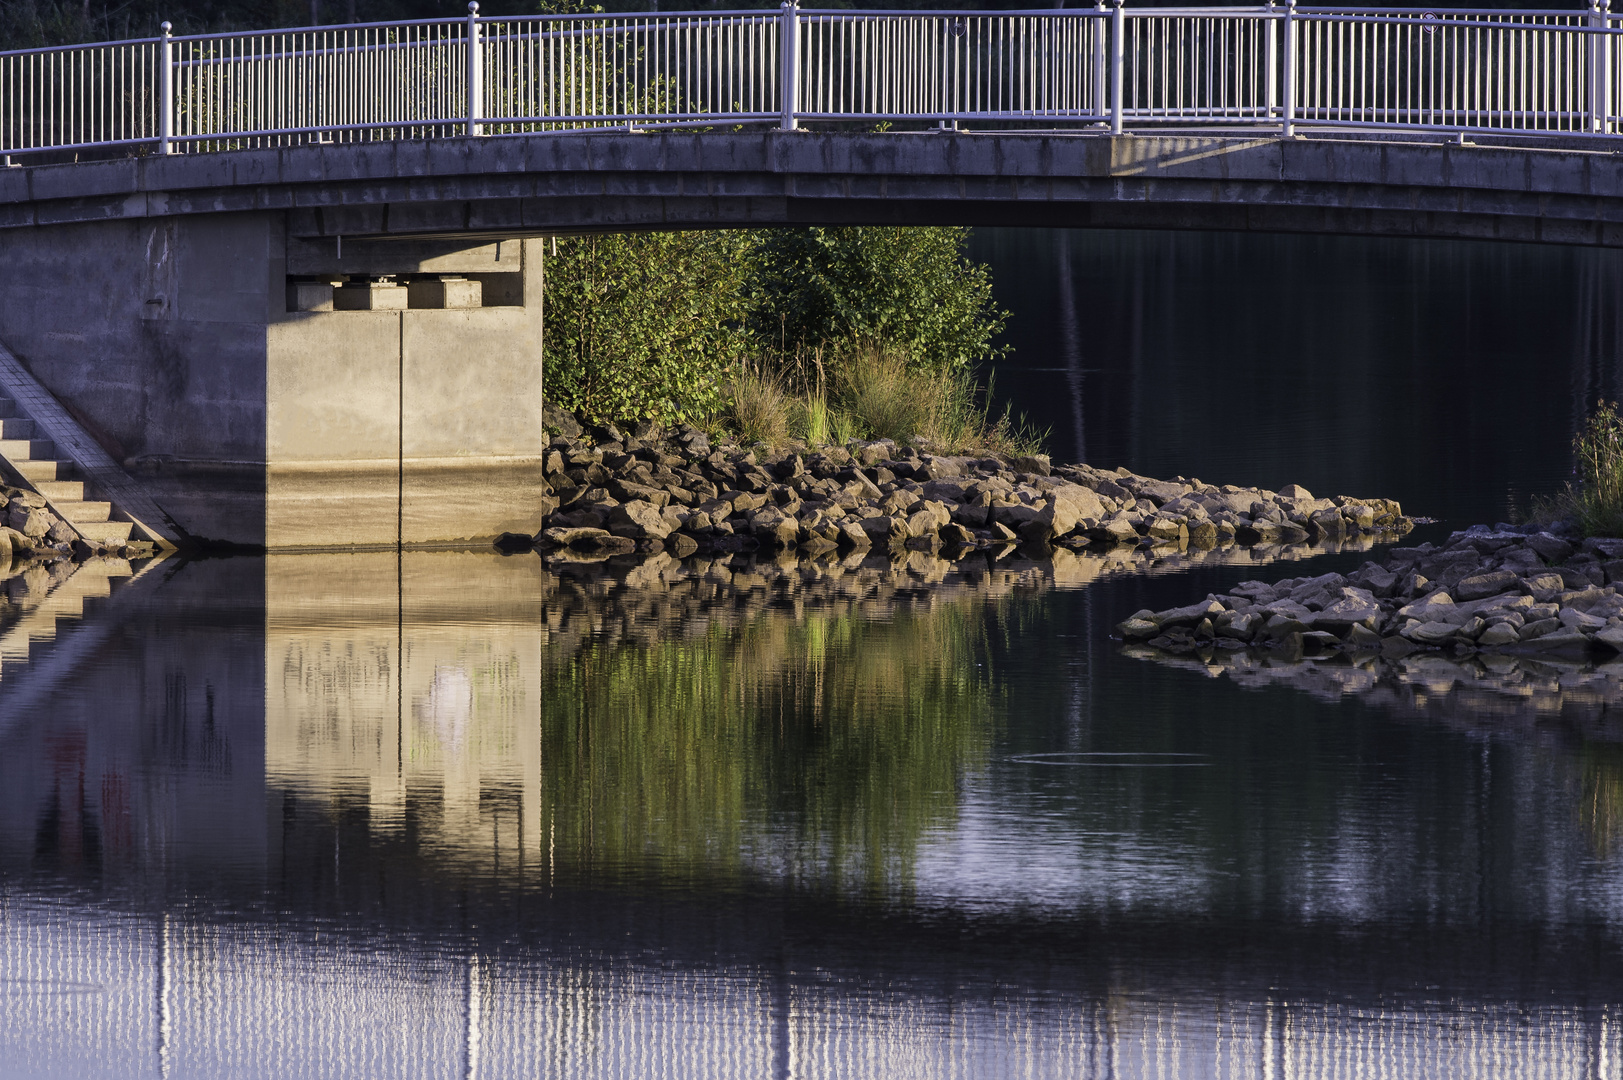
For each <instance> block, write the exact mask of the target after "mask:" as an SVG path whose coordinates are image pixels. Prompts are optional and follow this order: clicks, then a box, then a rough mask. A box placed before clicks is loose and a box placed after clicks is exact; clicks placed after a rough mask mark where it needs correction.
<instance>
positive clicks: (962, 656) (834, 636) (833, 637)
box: [542, 600, 993, 885]
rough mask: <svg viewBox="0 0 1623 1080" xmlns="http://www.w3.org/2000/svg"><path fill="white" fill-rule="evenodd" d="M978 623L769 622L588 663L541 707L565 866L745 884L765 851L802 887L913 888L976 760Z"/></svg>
mask: <svg viewBox="0 0 1623 1080" xmlns="http://www.w3.org/2000/svg"><path fill="white" fill-rule="evenodd" d="M984 615H985V611H984V608H983V607H982V604H981V602H980V601H978V600H975V601H970V602H965V603H958V604H952V605H949V606H946V607H944V608H942V609H938V610H935V611H931V612H920V613H907V614H902V615H898V616H896V617H895V618H894V619H893V620H891V621H869V620H868V619H865V618H863V617H862V616H860V615H858V614H856V613H854V612H846V613H840V614H828V613H815V614H807V615H805V616H804V617H803V618H800V619H789V618H784V617H782V615H781V614H770V613H769V614H766V615H765V617H763V618H760V619H757V620H756V621H755V622H753V623H752V624H750V625H749V626H748V627H746V628H744V629H743V630H742V631H739V632H736V633H732V632H725V631H721V630H711V631H710V632H708V633H707V634H705V635H703V636H701V637H698V638H697V639H694V640H690V641H685V642H663V643H659V644H655V645H652V646H647V647H633V646H620V647H613V646H602V645H594V646H593V647H590V648H588V649H586V650H585V651H583V652H582V653H580V654H578V655H577V656H575V657H574V658H572V659H571V660H569V661H568V662H567V663H566V664H565V665H564V666H563V667H562V668H561V669H559V670H558V671H556V672H555V673H554V675H553V677H552V678H551V679H550V680H549V686H548V687H547V690H546V694H545V701H546V705H545V707H544V709H545V711H544V714H543V721H542V722H543V747H544V752H545V759H544V765H543V790H544V791H545V792H546V794H545V796H544V798H545V800H546V807H545V811H544V812H545V813H547V814H548V815H549V816H550V818H551V827H550V829H551V831H550V835H551V836H552V838H553V839H552V843H553V844H554V845H555V846H556V850H557V852H558V855H559V856H561V857H565V858H567V855H568V853H569V852H570V851H571V849H573V851H574V853H575V855H576V856H577V857H578V858H579V859H580V860H581V861H582V862H583V863H586V864H588V865H593V866H607V865H612V864H615V863H623V864H634V863H637V862H639V861H641V860H643V859H644V858H656V859H658V860H659V861H661V862H665V863H675V864H678V865H681V864H686V865H688V866H691V867H694V868H697V867H698V866H700V865H706V866H707V868H708V869H710V870H715V869H722V868H727V869H732V870H735V871H736V870H740V869H742V868H743V867H744V864H746V863H748V862H750V861H751V860H752V854H751V853H752V851H755V850H759V851H760V852H761V854H760V856H759V857H760V858H761V859H764V860H770V861H771V862H772V863H774V864H777V866H778V868H779V869H780V870H783V871H787V872H788V873H789V874H791V875H793V876H802V877H808V878H825V879H830V880H832V881H834V882H836V883H855V882H856V881H857V880H858V879H863V878H865V879H866V881H867V882H868V883H869V884H870V885H878V884H882V883H885V882H891V883H895V882H897V881H898V880H900V879H904V878H905V875H906V873H907V871H908V869H909V868H910V866H911V863H912V854H913V852H914V850H915V848H916V846H917V844H918V842H919V839H920V837H921V836H922V835H923V834H924V832H925V831H926V830H927V829H929V828H931V827H934V826H937V825H940V824H944V823H947V822H949V821H950V820H951V818H952V815H953V811H954V807H955V805H956V791H955V788H956V782H957V779H958V777H959V775H960V774H961V773H962V771H963V770H964V769H965V768H966V767H970V766H972V765H974V764H976V763H978V762H980V761H982V760H984V758H985V756H986V754H987V748H988V745H989V740H990V736H991V725H990V717H991V713H992V705H993V701H992V698H993V692H992V689H991V680H990V678H989V676H988V673H987V670H986V667H985V654H984V649H985V644H986V634H985V630H984V623H983V619H984Z"/></svg>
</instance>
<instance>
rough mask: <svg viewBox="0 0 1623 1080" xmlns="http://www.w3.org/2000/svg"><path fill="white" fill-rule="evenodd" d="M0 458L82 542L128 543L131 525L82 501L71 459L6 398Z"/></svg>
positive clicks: (109, 509) (0, 401) (102, 506)
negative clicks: (40, 434) (37, 435)
mask: <svg viewBox="0 0 1623 1080" xmlns="http://www.w3.org/2000/svg"><path fill="white" fill-rule="evenodd" d="M0 458H4V459H5V463H6V464H7V465H8V466H10V468H11V469H12V471H13V472H15V473H16V474H17V475H18V476H21V477H22V478H23V479H24V480H26V481H27V482H28V484H29V486H31V487H33V488H34V490H36V491H38V492H39V493H40V494H41V495H43V496H45V501H46V503H47V504H49V506H50V509H51V512H52V513H54V514H55V515H56V516H57V517H59V518H61V519H62V520H63V521H66V522H67V523H68V524H69V525H72V526H73V527H74V529H76V530H78V533H79V535H80V536H82V537H84V538H85V539H86V540H94V541H98V542H100V543H103V544H114V545H117V544H122V543H125V542H126V541H128V540H129V538H130V529H131V528H132V525H131V523H130V522H128V521H113V520H112V515H113V504H112V503H110V502H102V501H100V500H91V499H86V498H85V482H84V481H83V480H76V479H74V478H73V477H74V475H75V473H76V471H77V470H76V469H75V467H74V464H73V462H72V460H71V459H68V458H65V457H62V456H59V455H58V454H57V452H56V446H55V444H53V443H52V442H51V440H49V439H39V438H35V431H34V421H32V420H29V419H27V418H25V417H23V416H22V415H21V410H20V409H19V408H18V407H17V402H16V401H14V400H13V399H11V398H9V397H0ZM75 576H77V575H75ZM3 660H4V655H3V653H0V661H3Z"/></svg>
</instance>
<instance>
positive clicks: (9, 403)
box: [0, 397, 17, 416]
mask: <svg viewBox="0 0 1623 1080" xmlns="http://www.w3.org/2000/svg"><path fill="white" fill-rule="evenodd" d="M16 415H17V403H16V402H15V401H13V400H12V399H11V398H8V397H0V416H16Z"/></svg>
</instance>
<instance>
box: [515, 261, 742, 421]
mask: <svg viewBox="0 0 1623 1080" xmlns="http://www.w3.org/2000/svg"><path fill="white" fill-rule="evenodd" d="M750 246H751V237H750V234H748V233H743V232H728V231H722V230H715V231H710V232H690V233H627V234H618V235H609V236H585V237H571V238H568V239H560V240H559V241H558V244H557V254H556V255H555V256H553V257H551V258H548V259H547V260H546V270H545V276H546V307H545V329H544V346H543V347H544V352H545V366H546V367H545V370H546V376H545V378H546V389H547V394H548V396H549V397H551V398H552V399H553V400H554V401H557V402H559V403H560V404H562V405H563V406H564V407H566V408H570V409H578V410H580V411H582V412H584V413H586V414H587V415H588V416H592V417H596V418H603V419H629V418H641V417H654V418H657V419H660V420H663V421H666V422H672V421H688V422H692V421H696V420H703V419H705V418H707V417H709V416H710V415H712V414H713V413H714V412H716V411H717V409H719V408H720V406H721V395H722V393H723V391H724V385H725V382H726V377H727V371H728V370H729V369H730V368H731V367H732V366H733V365H734V364H736V363H737V362H738V361H739V360H740V359H742V358H743V357H744V356H745V355H746V354H747V352H748V349H749V344H748V339H747V335H746V331H745V327H744V320H743V311H742V308H741V304H740V298H741V297H742V296H743V295H744V294H745V292H746V289H747V274H748V270H749V251H750Z"/></svg>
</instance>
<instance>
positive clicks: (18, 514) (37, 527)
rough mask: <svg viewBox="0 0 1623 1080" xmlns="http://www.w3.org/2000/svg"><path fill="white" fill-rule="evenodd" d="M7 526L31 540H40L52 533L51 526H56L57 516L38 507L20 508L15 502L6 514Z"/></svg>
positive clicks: (14, 501)
mask: <svg viewBox="0 0 1623 1080" xmlns="http://www.w3.org/2000/svg"><path fill="white" fill-rule="evenodd" d="M6 524H7V525H8V526H10V527H11V528H13V529H16V530H17V531H18V532H20V533H22V534H23V535H24V536H26V537H28V538H29V539H30V540H38V539H41V538H42V537H44V536H45V534H46V533H48V532H50V531H51V526H52V525H55V524H56V516H55V515H53V514H52V513H51V512H50V511H49V510H42V509H40V508H38V507H33V506H19V505H18V504H17V502H16V500H13V501H12V504H11V509H10V510H9V511H8V512H7V514H6Z"/></svg>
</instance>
